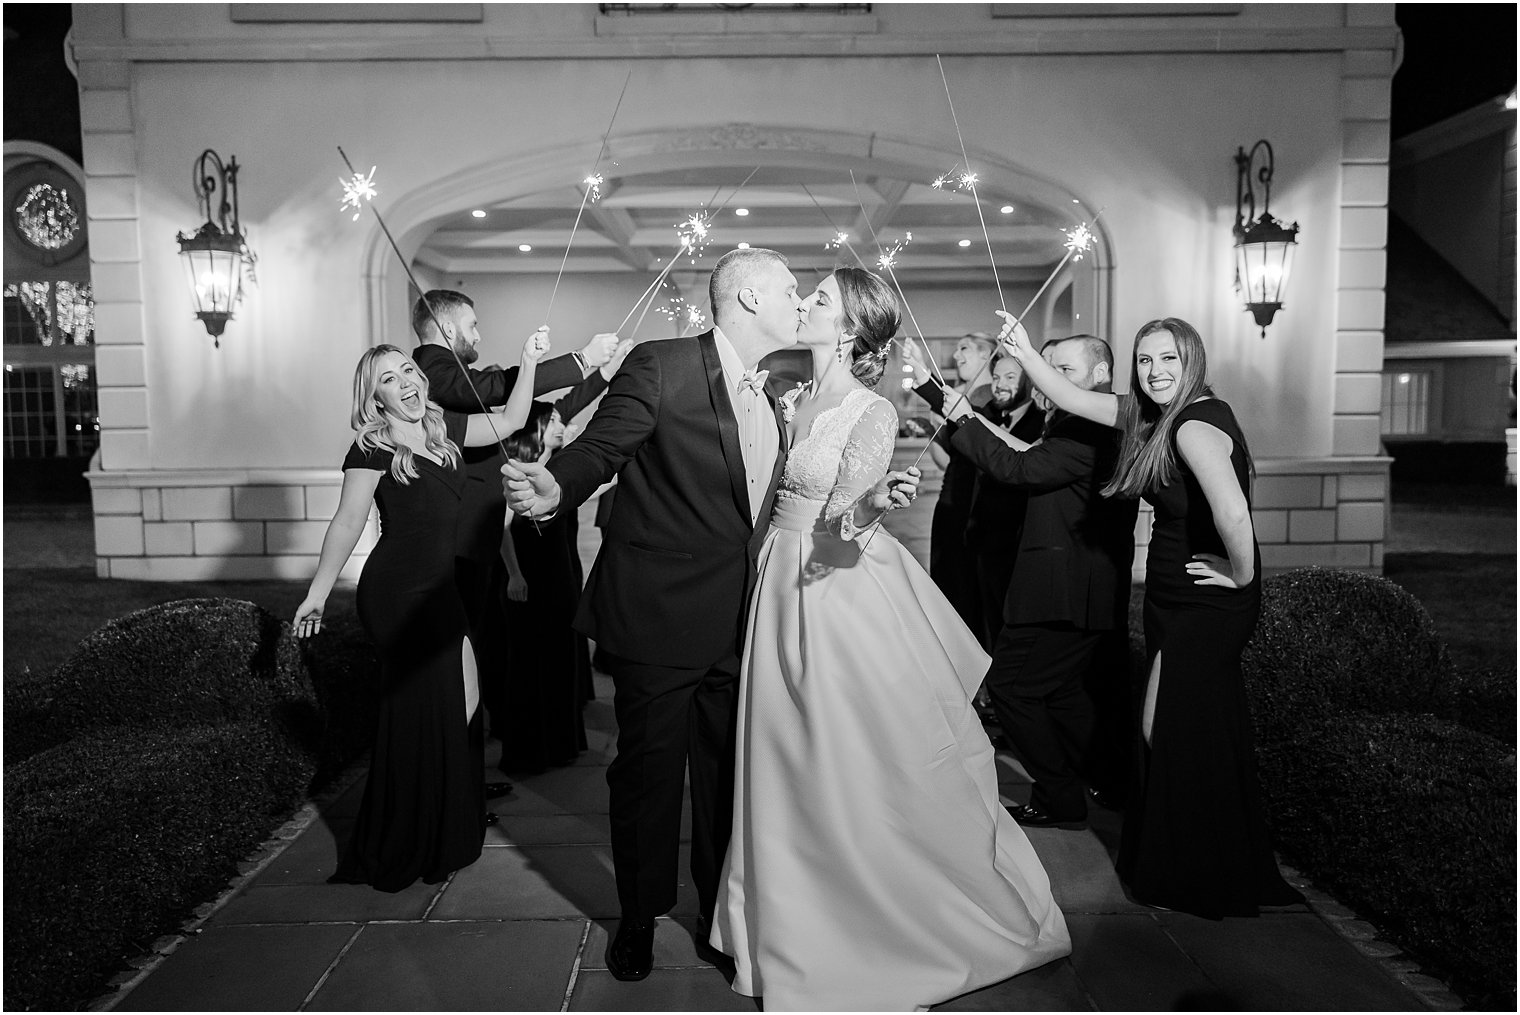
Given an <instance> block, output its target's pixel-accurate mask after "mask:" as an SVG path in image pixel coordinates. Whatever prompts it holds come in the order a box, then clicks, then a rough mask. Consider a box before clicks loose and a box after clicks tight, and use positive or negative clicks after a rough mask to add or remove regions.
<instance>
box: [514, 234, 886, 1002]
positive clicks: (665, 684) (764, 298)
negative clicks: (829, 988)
mask: <svg viewBox="0 0 1520 1015" xmlns="http://www.w3.org/2000/svg"><path fill="white" fill-rule="evenodd" d="M708 293H709V296H710V298H711V300H712V309H713V321H714V324H715V325H716V327H715V328H714V329H713V330H711V331H708V332H706V333H704V334H701V335H697V336H695V337H690V338H672V339H667V340H664V341H658V342H645V343H643V344H641V345H637V346H635V347H634V349H633V351H632V352H631V353H630V354H629V356H628V358H627V360H626V361H624V364H623V368H622V369H621V370H620V371H618V373H617V375H616V376H615V377H614V378H613V380H612V384H611V386H610V387H609V388H608V390H607V393H606V395H605V396H603V400H602V404H601V407H600V408H599V409H598V410H597V413H596V415H595V416H594V417H593V418H592V420H591V422H590V423H588V424H587V425H586V428H585V429H584V430H583V431H582V432H581V435H580V436H579V437H578V438H576V440H575V441H574V442H572V443H570V444H568V445H567V446H565V447H564V448H563V449H562V450H560V451H559V452H557V453H556V454H555V455H554V457H553V458H551V459H550V460H549V462H548V463H547V465H543V466H540V465H533V464H530V463H525V462H509V463H508V464H507V467H506V468H504V469H503V470H502V473H503V475H504V477H505V479H504V485H505V487H506V493H507V501H508V504H509V505H510V506H511V508H512V510H513V511H516V512H518V513H519V514H525V515H528V516H529V517H535V518H536V517H543V516H546V515H549V514H551V513H554V512H557V511H568V510H574V509H575V507H576V506H577V505H579V504H580V503H582V502H583V501H584V500H585V499H586V498H587V497H588V496H590V494H591V493H592V492H593V491H594V490H596V489H597V488H598V487H599V486H601V484H602V483H604V482H606V481H607V480H609V479H611V478H612V477H613V476H614V475H616V476H617V477H618V483H617V498H616V500H615V501H614V502H613V505H612V512H611V517H610V518H609V519H608V524H607V527H606V529H605V530H604V533H603V540H602V548H601V551H600V553H599V554H598V555H597V559H596V563H595V565H594V566H593V567H592V569H591V574H590V576H589V577H588V579H587V581H586V592H585V595H584V596H583V597H582V599H581V606H580V612H579V615H578V617H577V618H576V627H577V629H578V630H580V631H581V632H582V633H584V634H586V635H588V636H589V637H591V638H592V639H594V640H595V641H596V643H597V647H598V648H599V649H600V650H602V652H603V655H604V657H605V658H606V660H607V662H608V669H609V670H610V672H611V675H612V680H613V689H614V693H613V710H614V712H615V713H616V716H617V723H618V747H617V757H616V759H615V760H614V761H613V762H612V764H611V765H610V766H609V767H608V770H607V785H608V790H609V811H610V815H611V819H612V859H613V867H614V871H615V874H616V876H617V889H618V900H619V902H620V904H621V907H622V920H621V922H620V923H619V925H618V930H617V933H616V935H614V936H613V937H612V939H611V941H610V942H609V944H608V947H607V954H606V960H607V969H608V971H610V972H611V973H612V975H613V976H614V977H616V978H618V979H620V980H641V979H643V978H644V977H646V976H648V975H649V972H650V969H651V968H652V966H653V947H654V926H655V923H654V921H655V918H656V917H658V916H660V915H662V914H664V913H666V912H668V911H669V910H670V908H671V907H672V906H673V905H675V901H676V884H677V879H678V876H679V872H678V868H679V859H678V857H679V848H680V838H681V797H682V792H683V784H684V782H685V775H686V772H687V770H688V767H689V770H690V776H691V810H692V818H691V824H692V829H691V839H692V842H691V874H692V881H693V883H694V885H695V887H696V891H697V899H698V903H699V905H700V908H701V923H699V925H698V940H699V942H705V941H706V937H707V929H706V928H707V927H708V926H710V924H711V920H712V913H713V907H714V906H715V905H716V902H717V894H718V877H719V874H720V873H721V870H722V864H723V856H724V853H725V851H726V850H727V848H728V839H729V834H730V831H731V828H732V810H733V778H734V734H735V718H736V713H735V695H736V691H737V687H738V682H739V662H740V658H741V649H742V641H743V637H744V627H745V619H746V613H747V610H748V604H749V595H750V591H751V590H752V589H753V587H754V584H755V580H756V571H755V563H756V555H757V553H758V552H759V549H760V545H761V543H762V542H763V541H764V538H765V533H766V530H767V528H768V525H767V523H768V520H769V518H770V513H771V504H772V503H773V501H774V499H775V495H776V485H777V483H778V482H779V480H780V478H781V471H782V466H783V465H784V463H785V458H786V445H787V440H786V428H785V426H784V425H783V423H782V421H781V418H780V415H779V414H778V412H777V411H776V403H775V397H774V395H773V394H772V391H773V390H774V389H768V388H767V384H766V382H767V380H768V376H767V375H768V371H764V370H757V364H758V363H759V362H760V360H761V358H763V357H764V356H766V355H767V354H769V353H772V352H775V351H777V350H780V349H784V348H786V347H788V346H791V345H794V344H795V343H796V341H797V327H798V325H799V323H800V320H801V318H800V317H799V314H798V308H799V306H800V301H799V300H798V297H797V280H796V278H795V277H793V275H792V273H791V271H789V270H788V269H787V265H786V259H785V258H784V257H782V256H781V255H780V254H778V253H776V252H775V251H772V250H762V249H758V248H756V249H742V250H734V251H730V252H729V253H727V254H725V255H724V256H723V257H722V258H721V259H720V260H719V261H718V264H717V266H716V267H715V268H714V269H713V274H712V279H711V282H710V283H709V286H708ZM890 478H896V479H897V480H898V481H899V482H901V481H902V480H903V477H902V475H901V474H891V475H890V476H889V479H890ZM915 485H916V484H913V483H912V482H909V483H908V484H907V487H908V489H907V493H906V495H905V496H906V497H908V498H911V496H912V488H913V487H914V486H915ZM902 489H903V488H901V487H898V491H899V493H901V492H902ZM894 496H895V495H894ZM905 502H906V501H905V500H902V501H900V503H905Z"/></svg>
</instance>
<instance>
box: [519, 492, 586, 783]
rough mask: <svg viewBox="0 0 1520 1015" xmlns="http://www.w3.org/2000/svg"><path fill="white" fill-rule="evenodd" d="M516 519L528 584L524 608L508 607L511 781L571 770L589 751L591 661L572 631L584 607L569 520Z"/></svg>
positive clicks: (566, 516) (567, 516)
mask: <svg viewBox="0 0 1520 1015" xmlns="http://www.w3.org/2000/svg"><path fill="white" fill-rule="evenodd" d="M573 517H574V514H573V513H572V512H563V513H561V514H559V515H557V516H556V517H554V518H552V519H550V520H549V521H546V522H545V521H540V522H539V524H538V527H537V528H535V527H534V525H533V523H532V522H531V521H529V520H527V519H525V518H522V517H514V518H513V519H512V542H513V545H514V547H515V548H516V551H517V563H518V566H519V567H521V568H522V573H523V578H524V580H526V581H527V583H528V599H527V601H526V602H521V603H514V602H510V601H509V602H508V603H507V632H508V634H507V695H506V697H507V713H506V720H507V721H506V725H505V728H504V729H503V730H502V732H501V762H500V765H499V767H500V768H501V770H502V771H503V772H506V773H508V774H519V773H520V774H531V773H534V772H542V771H544V770H545V769H547V768H552V767H555V766H559V765H568V764H570V763H572V762H573V761H575V759H576V756H577V755H578V754H580V752H581V751H583V750H585V749H586V727H585V723H584V722H583V720H582V716H581V706H582V705H583V704H584V703H585V687H586V684H588V683H589V672H587V671H584V670H583V669H582V667H583V666H587V667H589V664H590V660H589V657H587V656H585V655H583V654H582V652H581V651H580V645H579V640H578V636H577V635H576V633H575V631H574V630H572V629H571V626H570V625H571V623H572V622H573V621H574V620H575V609H576V605H577V603H578V602H579V600H580V584H579V579H578V578H577V577H576V573H577V568H576V566H575V564H574V562H573V561H572V549H571V542H570V538H569V534H568V533H567V531H566V529H567V528H568V525H569V522H568V519H570V518H573Z"/></svg>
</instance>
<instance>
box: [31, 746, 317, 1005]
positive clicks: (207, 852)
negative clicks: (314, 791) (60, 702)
mask: <svg viewBox="0 0 1520 1015" xmlns="http://www.w3.org/2000/svg"><path fill="white" fill-rule="evenodd" d="M312 771H313V766H312V763H311V761H310V759H309V758H308V757H307V755H306V752H305V751H304V750H303V749H302V748H301V747H300V746H298V745H296V744H295V743H293V742H292V741H291V740H289V739H288V738H287V737H285V736H284V735H283V734H282V733H280V732H279V731H278V730H277V729H276V728H275V727H274V726H273V724H271V723H267V722H260V721H252V720H246V719H243V720H235V721H232V722H225V723H219V724H217V725H214V726H213V725H193V726H181V727H180V728H177V729H167V728H163V727H151V726H116V727H105V728H101V729H96V730H92V731H90V732H88V733H86V734H84V735H82V736H80V737H77V738H75V739H73V740H70V741H69V742H67V743H64V744H60V745H58V746H56V747H53V748H50V749H49V750H46V751H42V752H40V753H38V754H35V755H33V756H31V757H30V758H27V759H25V760H24V761H21V762H18V763H16V764H14V765H7V766H6V767H5V833H4V840H5V1007H6V1008H7V1009H12V1010H14V1009H20V1008H52V1009H60V1008H73V1007H75V1006H76V1005H78V1004H79V1002H80V1001H81V1000H82V999H85V998H88V997H90V996H91V995H92V994H96V993H99V992H100V991H101V990H103V989H104V984H105V981H106V980H107V979H108V978H109V977H110V976H111V974H112V973H114V972H115V971H116V970H117V969H118V968H120V966H121V963H122V962H123V960H124V959H125V958H127V957H129V956H131V955H134V954H136V953H138V952H140V951H142V950H144V949H145V948H146V947H147V946H148V945H149V944H151V943H152V941H153V940H154V938H156V937H157V936H159V935H161V934H163V933H165V932H167V931H170V930H173V929H175V928H176V927H177V926H178V925H179V924H180V923H182V922H183V921H184V920H185V919H186V918H187V917H188V916H189V915H190V912H191V910H192V909H194V907H195V906H196V905H198V904H200V903H202V902H205V901H207V900H208V899H211V898H214V897H215V896H216V894H217V892H218V890H220V889H221V888H223V887H224V886H225V885H226V882H227V879H228V878H229V877H231V876H233V875H234V874H236V873H237V862H238V860H239V859H240V858H241V857H244V856H246V855H248V853H249V852H250V851H252V850H253V849H254V848H255V847H256V846H257V845H258V844H259V843H260V842H262V841H263V840H264V839H266V838H267V837H268V836H269V833H270V830H271V828H272V826H273V825H274V824H275V823H277V822H278V821H279V820H281V819H282V818H283V817H284V816H285V815H287V814H288V813H289V812H290V810H291V809H292V808H294V807H295V806H296V805H297V804H298V803H299V802H300V801H301V799H302V798H303V796H304V795H305V792H306V787H307V784H308V783H309V781H310V779H311V776H312Z"/></svg>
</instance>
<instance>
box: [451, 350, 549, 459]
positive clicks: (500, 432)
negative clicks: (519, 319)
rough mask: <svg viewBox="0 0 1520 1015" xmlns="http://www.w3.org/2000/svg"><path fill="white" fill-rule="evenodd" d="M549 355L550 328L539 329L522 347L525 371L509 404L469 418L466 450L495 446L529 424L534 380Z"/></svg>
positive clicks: (519, 377) (466, 431) (519, 374)
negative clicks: (499, 409) (498, 410)
mask: <svg viewBox="0 0 1520 1015" xmlns="http://www.w3.org/2000/svg"><path fill="white" fill-rule="evenodd" d="M548 351H549V329H548V328H539V329H538V330H537V331H535V332H534V333H533V334H531V335H529V336H528V340H527V341H526V342H524V343H523V351H522V367H521V368H520V370H519V372H518V377H517V383H516V384H515V385H513V386H512V393H511V394H509V395H508V396H507V404H506V405H505V406H504V407H503V408H502V410H501V412H499V413H492V414H490V415H486V414H485V413H479V412H477V413H475V414H474V415H472V416H471V417H470V419H469V424H468V426H467V427H466V429H465V434H464V442H465V445H466V446H467V447H472V448H474V447H480V446H482V445H485V444H494V443H496V441H498V440H500V439H501V438H504V437H506V436H507V434H509V433H513V432H514V431H517V430H521V429H522V427H523V425H524V424H525V423H527V422H528V413H529V411H530V410H531V409H532V407H533V378H534V375H535V374H536V373H537V371H538V361H539V360H541V359H543V357H544V354H545V353H547V352H548Z"/></svg>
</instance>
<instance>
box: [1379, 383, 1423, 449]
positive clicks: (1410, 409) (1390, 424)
mask: <svg viewBox="0 0 1520 1015" xmlns="http://www.w3.org/2000/svg"><path fill="white" fill-rule="evenodd" d="M1432 380H1433V377H1432V372H1431V371H1429V370H1389V371H1386V372H1385V373H1384V374H1383V427H1382V429H1383V434H1384V436H1388V437H1397V436H1404V435H1421V434H1428V433H1430V392H1431V388H1432Z"/></svg>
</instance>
